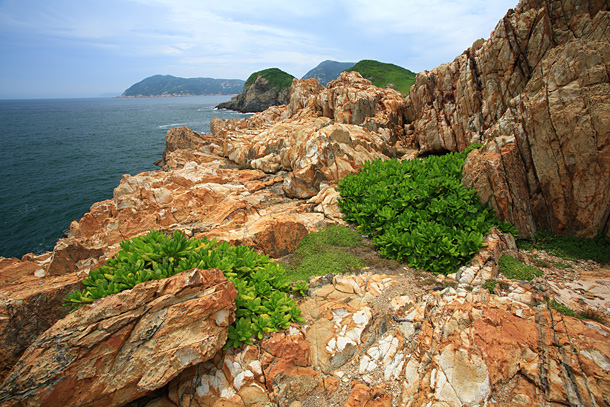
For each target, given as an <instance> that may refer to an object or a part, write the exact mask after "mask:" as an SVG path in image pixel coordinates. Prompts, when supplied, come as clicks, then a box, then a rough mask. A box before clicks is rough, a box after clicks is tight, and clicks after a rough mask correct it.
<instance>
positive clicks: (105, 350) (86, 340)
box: [0, 269, 237, 407]
mask: <svg viewBox="0 0 610 407" xmlns="http://www.w3.org/2000/svg"><path fill="white" fill-rule="evenodd" d="M236 295H237V292H236V290H235V288H234V286H233V284H232V283H230V282H228V281H227V280H226V279H225V277H224V275H223V274H222V272H221V271H220V270H218V269H212V270H198V269H194V270H191V271H186V272H183V273H180V274H177V275H176V276H174V277H171V278H168V279H163V280H154V281H149V282H145V283H142V284H139V285H137V286H136V287H134V288H133V289H132V290H127V291H124V292H122V293H119V294H116V295H112V296H109V297H106V298H104V299H102V300H99V301H98V302H96V303H94V304H92V305H90V306H84V307H82V308H80V309H79V310H78V311H76V312H74V313H72V314H70V315H68V316H67V317H66V318H64V319H62V320H61V321H59V322H57V323H56V324H55V325H53V326H52V327H51V328H50V329H49V330H47V331H46V332H45V333H44V334H43V335H41V336H40V337H39V338H38V339H37V340H36V342H34V343H33V344H32V346H30V347H29V349H28V350H27V351H26V352H25V353H24V354H23V356H22V357H21V359H20V360H19V362H18V363H17V364H16V365H15V367H14V369H13V371H12V372H11V374H10V375H9V376H8V377H7V378H6V380H5V381H4V383H3V384H2V386H1V387H0V402H2V405H3V406H17V405H44V406H62V407H63V406H77V405H87V406H104V407H108V406H122V405H124V404H126V403H128V402H130V401H132V400H134V399H136V398H138V397H140V396H142V395H144V394H146V393H148V392H150V391H151V390H154V389H157V388H160V387H162V386H164V385H165V384H166V383H168V382H169V381H170V380H172V379H173V378H174V377H176V376H178V374H179V373H180V372H181V371H182V370H184V369H186V368H188V367H189V366H192V365H196V364H198V363H202V362H205V361H206V360H208V359H210V358H212V357H213V356H214V355H215V354H216V352H218V350H220V348H222V346H223V345H224V343H225V341H226V338H227V334H228V326H229V325H230V324H231V323H232V322H233V318H234V317H233V311H234V300H235V297H236Z"/></svg>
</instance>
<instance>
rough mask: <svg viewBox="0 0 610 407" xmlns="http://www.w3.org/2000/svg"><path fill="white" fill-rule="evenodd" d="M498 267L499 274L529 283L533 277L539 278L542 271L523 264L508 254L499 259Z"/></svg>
mask: <svg viewBox="0 0 610 407" xmlns="http://www.w3.org/2000/svg"><path fill="white" fill-rule="evenodd" d="M498 266H499V267H500V273H502V274H504V275H505V276H506V277H508V278H512V279H514V280H527V281H530V280H532V279H534V278H535V277H540V276H541V275H542V274H543V273H542V271H540V270H539V269H537V268H536V267H532V266H528V265H527V264H523V263H521V262H520V261H519V260H517V259H515V258H514V257H512V256H510V255H508V254H505V255H503V256H502V257H500V261H499V263H498Z"/></svg>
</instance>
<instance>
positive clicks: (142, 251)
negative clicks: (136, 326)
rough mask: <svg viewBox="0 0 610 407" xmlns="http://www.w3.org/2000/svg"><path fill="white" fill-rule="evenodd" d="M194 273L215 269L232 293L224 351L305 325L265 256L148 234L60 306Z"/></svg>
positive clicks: (123, 244) (127, 246)
mask: <svg viewBox="0 0 610 407" xmlns="http://www.w3.org/2000/svg"><path fill="white" fill-rule="evenodd" d="M193 268H200V269H209V268H218V269H220V270H221V271H222V272H223V273H224V275H225V277H226V278H227V279H228V280H229V281H231V282H233V284H234V285H235V288H236V289H237V298H236V299H235V304H236V311H235V323H234V324H233V325H231V326H230V327H229V338H228V340H227V343H226V345H225V347H231V346H234V347H237V346H239V345H240V344H241V343H247V344H251V343H252V342H251V338H252V337H258V338H262V336H263V334H264V333H268V332H274V331H278V330H280V329H285V328H287V327H288V325H289V324H290V322H304V321H305V320H304V319H303V318H302V317H301V316H300V312H301V311H300V309H299V308H298V307H297V306H296V303H295V302H294V300H293V299H291V298H290V297H288V295H287V292H288V291H289V289H290V286H289V285H288V284H287V283H286V282H285V281H284V278H283V273H284V270H283V268H281V266H280V265H279V264H277V263H273V262H271V261H270V260H269V257H268V256H263V255H259V254H257V253H255V252H254V251H252V250H251V249H250V248H248V247H246V246H231V245H229V244H228V243H227V242H216V240H215V239H214V240H208V239H206V238H203V239H190V240H189V239H188V238H187V237H186V236H185V235H184V234H183V233H180V232H174V234H173V235H172V236H171V237H167V236H165V235H164V234H163V233H161V232H159V231H152V232H150V233H148V234H147V235H145V236H139V237H136V238H134V239H132V240H131V241H129V240H125V241H123V242H121V250H120V251H119V252H118V253H117V254H116V255H115V256H114V257H113V258H111V259H109V260H108V261H107V262H106V265H105V266H102V267H100V268H98V269H96V270H93V271H92V272H91V273H90V274H89V277H88V278H87V279H85V280H84V281H83V284H84V285H85V288H84V289H83V290H82V291H76V292H73V293H70V294H68V296H67V298H66V299H65V305H71V306H73V307H76V308H78V307H80V306H82V305H84V304H90V303H93V302H94V301H97V300H98V299H100V298H103V297H106V296H108V295H111V294H116V293H119V292H121V291H123V290H127V289H130V288H133V287H134V286H135V285H136V284H139V283H141V282H144V281H149V280H158V279H161V278H167V277H170V276H173V275H175V274H177V273H180V272H182V271H187V270H191V269H193Z"/></svg>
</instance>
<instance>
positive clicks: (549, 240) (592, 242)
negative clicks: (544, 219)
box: [517, 230, 610, 264]
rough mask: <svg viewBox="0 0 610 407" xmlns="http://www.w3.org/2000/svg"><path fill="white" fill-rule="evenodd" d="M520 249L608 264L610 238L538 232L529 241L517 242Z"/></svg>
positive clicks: (609, 259)
mask: <svg viewBox="0 0 610 407" xmlns="http://www.w3.org/2000/svg"><path fill="white" fill-rule="evenodd" d="M517 243H518V246H519V248H520V249H525V250H532V249H538V250H544V251H546V252H548V253H550V254H552V255H554V256H557V257H562V258H565V259H575V260H577V259H585V260H593V261H596V262H598V263H602V264H610V238H609V237H607V236H602V235H599V236H597V237H595V238H592V239H589V238H583V237H572V236H553V235H552V234H551V232H549V231H547V230H539V231H537V232H536V234H535V235H534V237H533V238H532V239H530V240H519V241H517Z"/></svg>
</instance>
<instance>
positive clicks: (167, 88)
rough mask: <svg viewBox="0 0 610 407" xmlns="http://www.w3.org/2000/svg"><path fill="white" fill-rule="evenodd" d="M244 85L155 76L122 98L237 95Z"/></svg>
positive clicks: (234, 81) (207, 79) (143, 81)
mask: <svg viewBox="0 0 610 407" xmlns="http://www.w3.org/2000/svg"><path fill="white" fill-rule="evenodd" d="M244 83H245V82H244V81H243V80H241V79H212V78H179V77H176V76H172V75H154V76H151V77H148V78H146V79H144V80H142V81H140V82H138V83H136V84H135V85H132V86H131V87H130V88H129V89H127V90H126V91H125V92H123V94H122V95H121V97H154V96H199V95H235V94H237V93H239V92H241V91H242V89H243V88H244Z"/></svg>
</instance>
